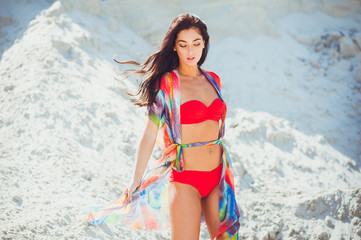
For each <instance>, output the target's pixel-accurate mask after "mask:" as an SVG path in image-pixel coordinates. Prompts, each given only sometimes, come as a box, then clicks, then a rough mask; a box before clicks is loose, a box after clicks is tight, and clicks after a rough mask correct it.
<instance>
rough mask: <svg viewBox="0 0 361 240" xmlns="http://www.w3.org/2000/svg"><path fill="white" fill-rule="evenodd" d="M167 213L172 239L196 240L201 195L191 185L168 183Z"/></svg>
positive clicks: (198, 228)
mask: <svg viewBox="0 0 361 240" xmlns="http://www.w3.org/2000/svg"><path fill="white" fill-rule="evenodd" d="M168 194H169V213H170V222H171V229H172V240H183V239H184V240H192V239H195V240H198V239H199V232H200V225H201V213H202V208H201V196H200V194H199V192H198V190H197V189H196V188H194V187H193V186H191V185H188V184H183V183H178V182H171V183H170V184H169V191H168Z"/></svg>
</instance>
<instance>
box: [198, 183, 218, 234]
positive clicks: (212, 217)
mask: <svg viewBox="0 0 361 240" xmlns="http://www.w3.org/2000/svg"><path fill="white" fill-rule="evenodd" d="M201 204H202V212H203V217H204V219H205V221H206V224H207V228H208V232H209V235H210V237H211V238H212V237H213V236H214V235H215V234H216V233H217V232H218V229H219V225H220V221H219V188H218V184H217V186H216V187H215V188H213V190H212V191H211V192H210V193H209V194H208V195H207V196H206V197H204V198H202V202H201Z"/></svg>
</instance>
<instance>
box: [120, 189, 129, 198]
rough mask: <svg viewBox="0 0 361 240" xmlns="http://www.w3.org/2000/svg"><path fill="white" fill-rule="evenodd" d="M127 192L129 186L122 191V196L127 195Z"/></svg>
mask: <svg viewBox="0 0 361 240" xmlns="http://www.w3.org/2000/svg"><path fill="white" fill-rule="evenodd" d="M127 193H128V188H126V189H125V190H124V192H123V193H122V195H121V196H122V197H123V196H125V195H127Z"/></svg>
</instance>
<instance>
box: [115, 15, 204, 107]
mask: <svg viewBox="0 0 361 240" xmlns="http://www.w3.org/2000/svg"><path fill="white" fill-rule="evenodd" d="M190 28H197V29H198V30H199V32H200V34H201V35H202V37H203V40H204V48H203V51H202V57H201V59H200V60H199V61H198V63H197V65H198V67H200V66H201V65H202V64H203V63H204V61H205V60H206V57H207V53H208V48H209V46H208V43H209V35H208V32H207V26H206V24H205V23H204V22H203V21H202V20H200V19H199V17H198V16H196V15H195V14H191V13H182V14H180V15H179V16H178V17H176V18H175V19H174V20H173V22H172V24H171V25H170V27H169V29H168V31H167V33H166V35H165V37H164V39H163V42H162V45H161V47H160V49H159V50H158V51H157V52H155V53H153V54H152V55H150V56H149V57H148V58H147V60H146V61H145V62H144V63H142V64H140V63H138V62H136V61H122V62H120V61H117V60H116V59H114V61H115V62H117V63H119V64H134V65H137V66H141V69H139V70H134V69H127V70H124V71H122V72H121V73H123V72H126V71H132V72H131V73H130V74H128V75H127V76H125V77H124V78H123V79H126V78H128V77H129V76H131V75H132V74H135V73H136V74H139V75H141V76H142V77H144V76H147V78H146V79H145V80H144V81H142V82H141V83H140V84H139V87H138V91H137V92H136V93H135V94H132V93H130V92H127V94H128V95H129V96H132V97H135V96H137V95H139V97H138V98H136V99H131V102H133V103H134V104H135V105H136V106H140V107H143V106H150V105H151V104H152V103H153V102H154V99H155V96H156V95H157V93H158V90H159V87H160V80H161V77H162V76H163V75H164V74H165V73H167V72H170V71H172V70H173V69H175V68H176V67H178V65H179V59H178V55H177V52H175V51H174V50H173V48H174V45H175V40H176V38H177V35H178V33H179V32H180V31H182V30H185V29H190Z"/></svg>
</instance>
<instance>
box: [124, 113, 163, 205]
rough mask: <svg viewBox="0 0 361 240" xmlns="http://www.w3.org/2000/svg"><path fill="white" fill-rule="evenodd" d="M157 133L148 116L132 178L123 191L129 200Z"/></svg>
mask: <svg viewBox="0 0 361 240" xmlns="http://www.w3.org/2000/svg"><path fill="white" fill-rule="evenodd" d="M157 133H158V126H157V125H156V124H155V123H154V122H153V121H152V120H151V119H150V118H148V121H147V125H146V127H145V130H144V133H143V136H142V138H141V139H140V142H139V144H138V148H137V151H136V161H135V166H134V170H133V179H132V180H131V182H130V184H129V185H128V187H127V188H126V189H125V191H124V193H123V195H124V194H126V195H127V196H128V199H129V200H130V201H132V193H133V192H134V191H135V189H136V188H137V187H138V186H139V184H140V181H141V180H142V177H143V174H144V171H145V169H146V167H147V165H148V162H149V159H150V156H151V154H152V152H153V148H154V145H155V140H156V138H157Z"/></svg>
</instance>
